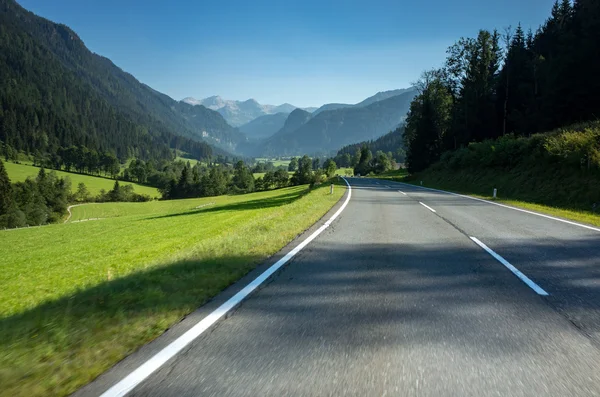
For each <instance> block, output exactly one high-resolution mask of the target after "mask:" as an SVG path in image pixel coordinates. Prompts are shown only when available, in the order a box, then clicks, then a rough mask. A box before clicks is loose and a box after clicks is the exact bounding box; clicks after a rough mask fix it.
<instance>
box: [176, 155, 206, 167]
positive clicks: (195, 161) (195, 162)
mask: <svg viewBox="0 0 600 397" xmlns="http://www.w3.org/2000/svg"><path fill="white" fill-rule="evenodd" d="M175 161H183V162H184V163H187V162H188V161H189V162H190V165H191V166H192V167H193V166H195V165H196V164H198V163H199V162H200V161H198V160H196V159H188V158H185V157H180V156H177V157H175Z"/></svg>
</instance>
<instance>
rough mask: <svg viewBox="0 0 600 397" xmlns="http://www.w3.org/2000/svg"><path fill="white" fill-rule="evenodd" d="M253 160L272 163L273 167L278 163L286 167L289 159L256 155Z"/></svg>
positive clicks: (277, 165)
mask: <svg viewBox="0 0 600 397" xmlns="http://www.w3.org/2000/svg"><path fill="white" fill-rule="evenodd" d="M255 160H256V161H257V162H259V163H273V165H274V166H275V167H279V166H280V165H283V166H285V167H287V166H288V165H289V164H290V160H277V159H269V158H266V157H258V158H256V159H255Z"/></svg>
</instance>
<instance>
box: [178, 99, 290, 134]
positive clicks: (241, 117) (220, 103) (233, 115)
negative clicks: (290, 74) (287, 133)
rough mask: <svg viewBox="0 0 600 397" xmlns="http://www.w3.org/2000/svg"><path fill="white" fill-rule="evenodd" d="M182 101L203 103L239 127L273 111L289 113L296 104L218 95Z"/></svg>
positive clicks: (194, 103)
mask: <svg viewBox="0 0 600 397" xmlns="http://www.w3.org/2000/svg"><path fill="white" fill-rule="evenodd" d="M182 102H186V103H189V104H190V105H203V106H204V107H206V108H208V109H211V110H216V111H217V112H219V113H220V114H221V115H222V116H223V117H224V118H225V120H227V122H228V123H229V124H231V125H232V126H234V127H239V126H241V125H243V124H246V123H248V122H250V121H252V120H254V119H256V118H257V117H260V116H264V115H267V114H275V113H291V112H292V111H293V110H294V109H296V106H294V105H290V104H289V103H284V104H283V105H277V106H276V105H261V104H260V103H258V102H257V101H256V100H255V99H252V98H251V99H247V100H245V101H234V100H228V99H223V98H221V97H220V96H218V95H215V96H211V97H208V98H204V99H200V100H198V99H196V98H193V97H187V98H184V99H182Z"/></svg>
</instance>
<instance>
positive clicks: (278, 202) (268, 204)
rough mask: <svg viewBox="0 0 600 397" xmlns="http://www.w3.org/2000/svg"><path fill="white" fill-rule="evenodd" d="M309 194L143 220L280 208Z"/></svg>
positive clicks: (252, 201) (232, 204)
mask: <svg viewBox="0 0 600 397" xmlns="http://www.w3.org/2000/svg"><path fill="white" fill-rule="evenodd" d="M309 192H310V189H308V188H307V189H304V190H298V191H295V192H289V193H286V194H280V195H278V196H274V197H269V198H264V199H255V200H247V201H241V202H238V203H231V204H225V205H219V206H211V207H206V208H199V209H195V210H191V211H186V212H178V213H174V214H167V215H161V216H156V217H151V218H146V219H145V220H153V219H161V218H172V217H178V216H186V215H196V214H200V213H211V212H221V211H249V210H256V209H264V208H272V207H281V206H283V205H288V204H292V203H293V202H294V201H296V200H299V199H301V198H302V197H304V196H305V195H306V194H308V193H309Z"/></svg>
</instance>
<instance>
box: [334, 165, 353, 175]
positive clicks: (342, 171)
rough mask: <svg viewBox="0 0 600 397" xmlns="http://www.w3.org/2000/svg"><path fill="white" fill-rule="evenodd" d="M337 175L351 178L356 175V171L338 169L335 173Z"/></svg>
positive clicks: (347, 168) (350, 168)
mask: <svg viewBox="0 0 600 397" xmlns="http://www.w3.org/2000/svg"><path fill="white" fill-rule="evenodd" d="M335 174H336V175H341V176H351V175H354V169H353V168H352V167H345V168H338V169H337V170H336V171H335Z"/></svg>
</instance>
